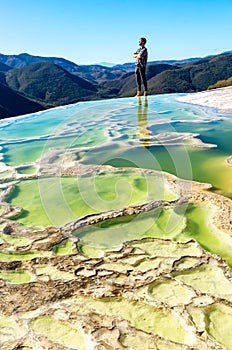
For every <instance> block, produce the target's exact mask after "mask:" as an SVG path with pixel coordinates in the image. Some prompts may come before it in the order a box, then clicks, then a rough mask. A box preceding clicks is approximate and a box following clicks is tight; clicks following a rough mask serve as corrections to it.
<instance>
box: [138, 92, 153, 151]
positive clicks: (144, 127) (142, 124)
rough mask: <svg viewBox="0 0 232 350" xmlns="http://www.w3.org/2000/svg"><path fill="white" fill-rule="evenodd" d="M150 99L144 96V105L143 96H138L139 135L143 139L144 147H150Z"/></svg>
mask: <svg viewBox="0 0 232 350" xmlns="http://www.w3.org/2000/svg"><path fill="white" fill-rule="evenodd" d="M147 110H148V100H147V97H145V98H144V106H142V99H141V96H138V127H139V130H138V133H137V136H138V138H139V140H140V141H142V143H143V146H144V147H149V139H150V135H151V132H150V130H149V127H148V121H147Z"/></svg>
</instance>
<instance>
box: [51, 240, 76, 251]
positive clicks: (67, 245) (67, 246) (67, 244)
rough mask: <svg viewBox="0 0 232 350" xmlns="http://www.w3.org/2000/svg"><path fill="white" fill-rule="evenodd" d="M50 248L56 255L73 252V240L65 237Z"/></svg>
mask: <svg viewBox="0 0 232 350" xmlns="http://www.w3.org/2000/svg"><path fill="white" fill-rule="evenodd" d="M52 250H53V253H54V254H56V255H70V254H72V252H73V241H72V240H71V239H65V240H64V241H62V242H61V243H59V244H56V245H55V246H54V247H53V248H52Z"/></svg>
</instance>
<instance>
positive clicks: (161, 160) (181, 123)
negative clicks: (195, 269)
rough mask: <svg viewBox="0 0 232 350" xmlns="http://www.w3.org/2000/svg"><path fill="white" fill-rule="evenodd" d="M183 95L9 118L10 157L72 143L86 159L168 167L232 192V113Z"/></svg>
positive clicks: (15, 160)
mask: <svg viewBox="0 0 232 350" xmlns="http://www.w3.org/2000/svg"><path fill="white" fill-rule="evenodd" d="M178 96H179V95H178V94H172V95H157V96H149V97H148V103H147V104H146V103H145V101H144V100H143V99H142V100H141V104H138V101H137V98H123V99H113V100H105V101H90V102H83V103H78V104H73V105H69V106H64V107H59V108H55V109H51V110H48V111H43V112H39V113H34V114H31V115H28V116H24V117H19V118H10V119H7V120H2V121H0V146H2V150H1V153H2V159H3V162H4V163H5V164H6V165H7V166H13V167H14V166H20V165H25V164H26V165H30V166H31V163H34V162H36V161H37V162H38V161H39V160H40V158H41V157H42V156H46V154H47V152H48V151H49V150H51V149H56V150H60V151H61V152H62V150H65V149H66V150H67V149H71V150H72V153H73V159H74V160H75V159H76V160H79V161H81V162H83V163H85V164H110V165H114V166H117V167H121V166H132V167H140V168H149V169H157V170H164V171H167V172H170V173H172V174H175V175H177V176H178V177H181V178H185V179H193V180H196V181H201V182H207V183H211V184H212V185H213V187H214V190H215V191H217V192H219V193H222V194H224V195H226V196H228V197H232V181H231V178H232V167H231V166H229V165H228V164H227V163H226V159H227V158H228V157H229V156H231V155H232V146H231V141H230V137H231V136H230V135H231V126H232V115H229V114H223V113H220V112H217V111H216V110H214V109H212V108H206V107H200V106H196V105H190V104H186V103H181V102H178V101H176V100H175V99H176V97H178ZM194 140H198V142H199V141H201V146H203V147H195V146H194V143H195V142H196V141H194ZM205 144H213V145H214V146H215V147H214V148H207V147H204V145H205ZM28 163H30V164H28Z"/></svg>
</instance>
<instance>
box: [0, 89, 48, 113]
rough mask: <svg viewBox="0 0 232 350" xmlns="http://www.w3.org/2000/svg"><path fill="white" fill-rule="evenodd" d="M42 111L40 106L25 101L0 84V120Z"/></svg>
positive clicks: (25, 99) (22, 97)
mask: <svg viewBox="0 0 232 350" xmlns="http://www.w3.org/2000/svg"><path fill="white" fill-rule="evenodd" d="M43 109H44V107H43V106H42V105H41V104H39V103H36V102H34V101H31V100H29V99H27V98H26V97H24V96H22V95H20V94H19V93H17V92H15V91H12V89H10V88H9V87H8V86H6V85H4V84H1V83H0V118H7V117H13V116H16V115H22V114H28V113H33V112H37V111H40V110H43Z"/></svg>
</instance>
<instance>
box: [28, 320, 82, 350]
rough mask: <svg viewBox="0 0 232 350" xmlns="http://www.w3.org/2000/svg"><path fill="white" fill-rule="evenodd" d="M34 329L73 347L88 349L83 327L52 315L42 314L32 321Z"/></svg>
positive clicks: (56, 341)
mask: <svg viewBox="0 0 232 350" xmlns="http://www.w3.org/2000/svg"><path fill="white" fill-rule="evenodd" d="M30 326H31V328H32V330H33V331H34V332H35V333H37V334H39V335H42V336H44V337H46V338H48V339H49V340H51V341H54V342H55V343H58V344H61V345H63V346H66V347H68V348H71V349H77V350H86V349H87V347H86V346H85V340H84V337H83V334H82V331H81V329H80V328H79V327H78V326H73V325H71V324H69V323H68V322H67V321H62V320H58V319H56V318H55V317H52V316H40V317H37V318H35V319H33V320H32V321H31V322H30Z"/></svg>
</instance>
